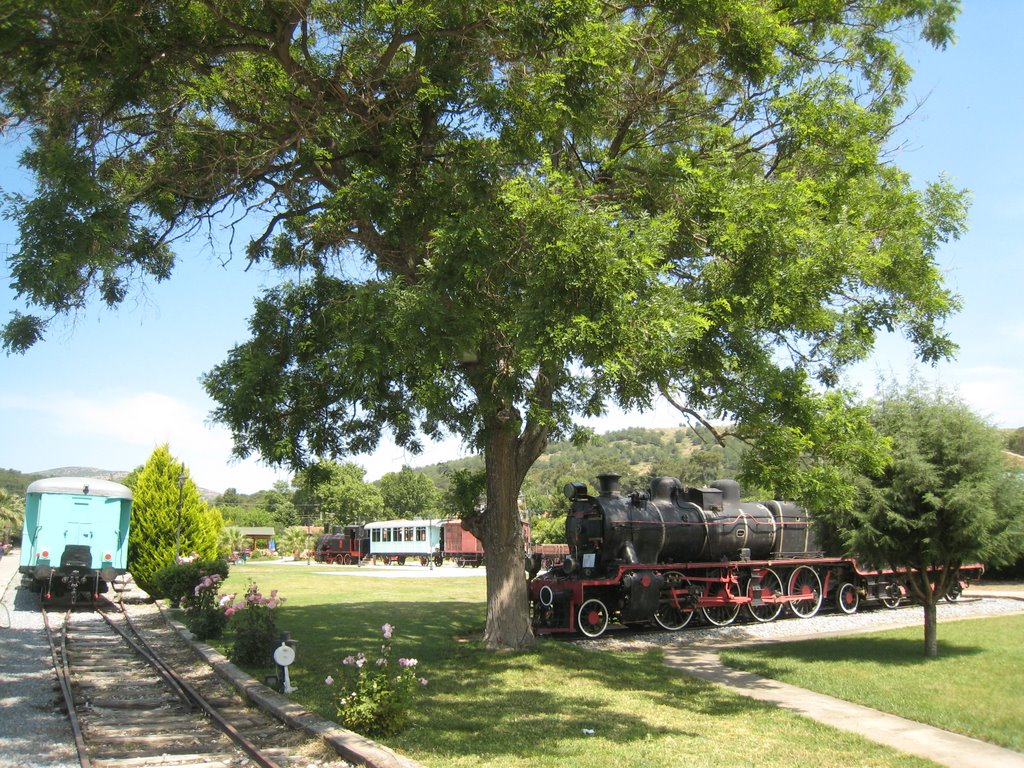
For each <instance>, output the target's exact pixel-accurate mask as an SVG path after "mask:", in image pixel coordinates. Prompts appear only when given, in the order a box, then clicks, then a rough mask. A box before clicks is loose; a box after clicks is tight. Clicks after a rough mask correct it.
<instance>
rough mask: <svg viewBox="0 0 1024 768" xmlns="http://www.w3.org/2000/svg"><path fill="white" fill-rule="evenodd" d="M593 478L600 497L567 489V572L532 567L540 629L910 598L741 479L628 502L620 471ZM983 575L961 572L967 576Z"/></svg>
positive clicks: (659, 485) (896, 575)
mask: <svg viewBox="0 0 1024 768" xmlns="http://www.w3.org/2000/svg"><path fill="white" fill-rule="evenodd" d="M598 479H599V482H600V489H599V491H598V495H597V496H591V495H589V493H588V492H587V487H586V485H584V484H583V483H570V484H568V485H567V486H566V487H565V493H566V495H567V496H568V497H569V499H570V500H571V501H572V507H571V509H570V511H569V513H568V516H567V517H566V542H567V543H568V545H569V555H568V557H566V558H565V561H564V563H563V565H562V567H561V568H560V569H552V570H549V571H547V572H545V573H541V574H540V575H537V571H538V570H539V564H538V563H537V562H536V560H535V561H534V563H533V564H532V565H531V566H528V570H529V571H530V576H531V577H532V578H531V579H530V584H529V593H530V603H531V609H532V621H533V629H534V632H536V633H537V634H550V633H557V632H576V631H579V632H582V633H583V634H584V635H587V636H588V637H598V636H600V635H601V634H603V633H604V631H605V630H606V629H607V628H608V625H609V623H610V622H612V621H616V622H619V623H622V624H637V625H644V624H655V625H657V626H660V627H662V628H663V629H667V630H678V629H682V628H683V627H685V626H687V624H689V623H690V621H691V619H692V618H693V617H694V615H695V614H696V615H699V616H701V617H702V618H703V620H704V621H705V622H707V623H709V624H713V625H717V626H725V625H727V624H731V623H732V622H733V621H735V620H736V618H737V617H738V616H739V615H740V611H741V610H744V611H745V612H746V614H747V615H748V616H749V618H751V619H753V620H755V621H760V622H767V621H772V620H774V619H776V618H777V617H778V616H779V615H780V614H781V613H782V611H783V609H784V608H787V607H788V609H789V610H790V611H791V612H792V613H794V614H795V615H797V616H799V617H802V618H810V617H811V616H814V615H815V614H816V613H817V612H818V611H819V609H820V608H821V606H822V603H823V602H824V601H825V600H829V601H831V603H832V604H834V605H835V607H836V608H837V609H838V610H840V611H842V612H844V613H853V612H855V611H856V610H857V609H858V607H859V605H860V604H861V602H866V603H881V604H884V605H886V606H887V607H890V608H895V607H897V606H898V605H899V603H900V601H901V600H903V599H905V598H906V595H907V591H906V589H905V587H904V586H903V584H902V581H903V579H902V578H901V572H899V571H892V570H868V569H862V568H861V567H860V566H858V564H857V563H856V561H854V560H852V559H850V558H842V557H829V556H827V555H826V554H825V553H824V552H822V551H821V549H820V548H819V547H818V545H817V543H816V542H815V539H814V535H813V531H812V529H811V524H810V519H809V518H808V516H807V513H806V511H805V510H804V509H803V508H801V507H799V506H798V505H796V504H793V503H791V502H784V501H747V502H744V501H741V500H740V486H739V484H738V483H737V482H736V481H734V480H719V481H717V482H715V483H712V484H711V487H708V488H685V487H684V486H683V485H682V484H681V483H680V482H679V481H678V480H677V479H675V478H671V477H660V478H657V479H655V480H654V481H653V482H652V483H651V487H650V490H649V491H647V492H634V493H630V494H628V495H623V493H622V492H621V489H620V487H619V475H612V474H606V475H601V476H599V478H598ZM981 570H982V569H981V566H964V567H963V568H962V569H961V578H962V579H969V578H971V577H973V576H980V574H981ZM963 586H966V581H961V582H959V583H958V585H957V586H956V587H955V588H954V589H953V590H952V591H951V592H950V593H949V594H947V595H946V597H947V599H950V600H955V599H956V598H957V597H958V596H959V592H960V590H961V589H962V588H963Z"/></svg>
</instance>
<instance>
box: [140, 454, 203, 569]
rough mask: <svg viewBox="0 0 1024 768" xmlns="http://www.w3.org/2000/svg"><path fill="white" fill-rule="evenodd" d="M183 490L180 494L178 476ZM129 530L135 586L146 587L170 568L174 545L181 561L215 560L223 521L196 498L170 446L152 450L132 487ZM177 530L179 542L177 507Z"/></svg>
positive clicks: (197, 492) (190, 482) (182, 466)
mask: <svg viewBox="0 0 1024 768" xmlns="http://www.w3.org/2000/svg"><path fill="white" fill-rule="evenodd" d="M182 473H184V475H185V484H184V486H182V488H181V490H180V497H179V489H178V476H179V475H181V474H182ZM132 495H133V503H132V528H131V534H130V536H129V539H128V568H129V570H130V571H131V572H132V575H133V577H134V578H135V581H136V582H138V583H139V584H141V585H142V586H144V587H145V586H146V585H147V584H150V583H151V582H152V579H153V576H154V575H155V574H156V572H157V571H159V570H160V569H161V568H163V567H165V566H167V565H170V564H172V563H173V562H174V556H175V541H176V540H178V551H179V552H180V553H181V554H183V555H186V556H188V555H191V554H193V553H195V554H197V555H199V557H200V559H204V560H206V559H213V558H215V557H216V556H217V538H218V536H219V535H220V528H221V527H222V526H223V520H222V519H221V517H220V512H219V511H218V510H216V509H210V508H209V507H208V506H207V505H206V502H204V501H203V500H202V499H201V498H200V497H199V490H198V489H197V488H196V485H195V483H193V482H192V479H191V478H190V477H189V476H188V471H187V470H186V469H185V467H184V465H183V464H181V463H180V462H178V461H176V460H175V459H174V457H173V456H171V451H170V448H169V446H168V445H167V444H166V443H165V444H164V445H161V446H159V447H158V448H156V449H155V450H154V451H153V453H152V455H150V457H149V460H148V461H147V462H146V464H145V465H144V466H143V467H142V469H141V470H140V471H139V473H138V475H137V477H136V478H135V481H134V483H133V485H132ZM179 498H180V501H181V527H180V539H179V538H178V534H179V528H178V502H179Z"/></svg>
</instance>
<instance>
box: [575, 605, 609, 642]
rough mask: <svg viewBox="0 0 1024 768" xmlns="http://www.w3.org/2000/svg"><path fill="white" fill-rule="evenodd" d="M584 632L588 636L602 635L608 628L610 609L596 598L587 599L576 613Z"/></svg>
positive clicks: (581, 629)
mask: <svg viewBox="0 0 1024 768" xmlns="http://www.w3.org/2000/svg"><path fill="white" fill-rule="evenodd" d="M576 619H577V621H578V625H579V628H580V632H582V633H583V634H584V635H586V636H587V637H600V636H601V635H603V634H604V631H605V630H606V629H607V628H608V609H607V608H606V607H605V604H604V603H602V602H601V601H600V600H598V599H596V598H591V599H590V600H585V601H584V602H583V605H581V606H580V609H579V611H578V612H577V614H576Z"/></svg>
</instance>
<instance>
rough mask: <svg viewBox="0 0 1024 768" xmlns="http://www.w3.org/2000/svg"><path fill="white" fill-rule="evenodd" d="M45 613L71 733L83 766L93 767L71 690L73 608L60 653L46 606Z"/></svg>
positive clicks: (67, 620) (61, 638)
mask: <svg viewBox="0 0 1024 768" xmlns="http://www.w3.org/2000/svg"><path fill="white" fill-rule="evenodd" d="M41 610H42V614H43V626H44V627H45V628H46V639H47V640H48V641H49V643H50V655H51V656H52V657H53V670H54V674H56V676H57V682H58V683H59V684H60V690H61V693H62V694H63V695H64V703H65V705H66V706H67V710H68V721H69V722H70V723H71V733H72V734H73V735H74V737H75V748H76V749H77V750H78V762H79V764H80V765H81V766H82V768H92V762H91V761H90V760H89V751H88V749H87V748H86V746H85V736H84V735H83V734H82V725H81V723H80V722H79V721H78V711H77V710H76V709H75V695H74V692H73V691H72V690H71V669H70V667H69V666H68V653H67V650H68V645H67V641H68V623H69V617H70V615H71V609H70V608H68V610H67V612H65V614H64V622H63V624H62V625H61V632H60V654H58V653H57V643H56V640H55V639H54V636H53V635H54V630H53V627H52V626H51V625H50V614H49V612H48V611H47V610H46V608H45V607H42V608H41Z"/></svg>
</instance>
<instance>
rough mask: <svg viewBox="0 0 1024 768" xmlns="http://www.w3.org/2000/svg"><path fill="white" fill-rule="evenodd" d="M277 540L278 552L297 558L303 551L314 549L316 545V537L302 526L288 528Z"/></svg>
mask: <svg viewBox="0 0 1024 768" xmlns="http://www.w3.org/2000/svg"><path fill="white" fill-rule="evenodd" d="M276 541H277V551H278V554H280V555H282V556H287V557H291V556H295V557H296V558H298V557H301V556H302V553H303V552H306V551H309V550H312V549H313V547H314V546H315V545H316V537H315V536H314V535H312V534H310V533H307V532H306V529H305V528H302V527H301V526H295V527H292V528H286V529H285V530H283V531H282V532H281V534H280V535H279V536H278V537H277V539H276Z"/></svg>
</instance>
